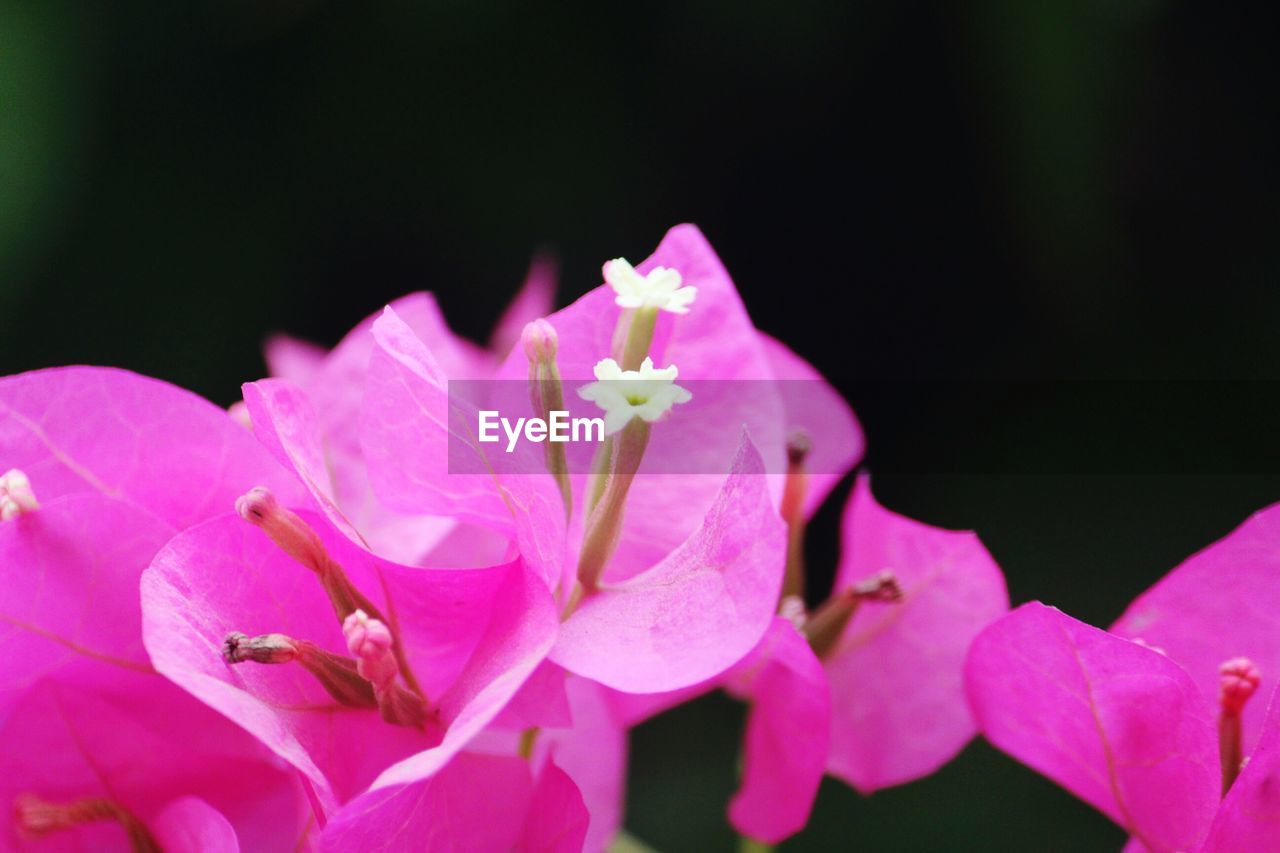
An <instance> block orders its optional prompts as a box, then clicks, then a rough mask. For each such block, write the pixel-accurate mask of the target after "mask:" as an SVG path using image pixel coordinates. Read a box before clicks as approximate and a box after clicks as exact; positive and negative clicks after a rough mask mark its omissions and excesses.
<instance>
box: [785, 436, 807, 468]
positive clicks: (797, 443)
mask: <svg viewBox="0 0 1280 853" xmlns="http://www.w3.org/2000/svg"><path fill="white" fill-rule="evenodd" d="M812 450H813V440H812V439H810V438H809V434H808V433H807V432H805V431H804V430H802V429H798V430H796V431H795V432H793V433H791V435H789V436H787V461H788V462H790V463H791V464H792V465H799V464H800V463H802V462H804V460H805V457H806V456H808V455H809V453H810V452H811V451H812Z"/></svg>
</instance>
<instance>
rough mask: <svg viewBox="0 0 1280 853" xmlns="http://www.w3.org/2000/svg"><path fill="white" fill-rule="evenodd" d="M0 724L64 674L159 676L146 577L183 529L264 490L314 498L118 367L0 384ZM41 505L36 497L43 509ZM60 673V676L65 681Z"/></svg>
mask: <svg viewBox="0 0 1280 853" xmlns="http://www.w3.org/2000/svg"><path fill="white" fill-rule="evenodd" d="M0 465H2V466H4V467H6V468H10V469H11V470H9V471H8V472H7V473H6V474H4V475H3V477H0V491H2V492H3V493H4V495H5V498H4V501H2V502H3V503H5V505H6V506H9V505H12V507H13V508H14V509H13V510H12V511H11V512H10V513H8V515H9V518H8V520H7V521H5V522H3V523H0V555H3V564H4V565H7V566H22V567H25V568H24V570H23V571H21V572H20V573H18V574H17V575H15V576H14V579H13V580H12V581H10V582H8V583H5V584H3V585H0V719H3V717H4V714H5V710H4V709H5V707H6V705H7V704H8V702H9V701H11V700H12V699H14V698H16V697H17V696H18V695H19V694H20V693H21V692H22V690H23V689H24V688H25V687H26V686H28V685H30V684H33V683H34V682H36V681H38V680H39V679H42V678H47V677H53V676H58V677H60V678H64V679H65V680H66V681H67V682H68V683H76V684H78V685H80V686H82V687H84V686H87V685H88V684H90V683H93V682H95V681H99V680H100V681H103V682H104V683H107V684H109V683H110V682H111V680H112V678H113V677H114V672H113V670H112V669H111V668H109V667H107V668H104V667H101V666H99V664H100V663H103V662H115V663H122V662H123V664H124V665H126V667H127V668H128V667H132V668H135V669H136V668H139V667H140V668H142V669H146V670H149V669H150V665H149V663H147V660H146V655H145V653H144V652H143V649H142V639H141V638H142V635H141V628H140V615H139V610H138V598H137V595H138V578H139V575H140V574H141V570H142V568H144V567H145V565H146V564H147V563H148V562H150V559H151V556H152V555H154V554H155V553H156V552H157V551H158V550H159V549H160V547H161V546H162V545H163V544H164V543H165V541H166V540H167V539H168V538H169V537H170V536H172V535H173V534H174V533H176V532H177V531H178V530H179V529H181V528H182V527H184V526H186V525H188V524H192V523H195V522H198V521H200V520H202V519H205V518H208V517H210V516H211V515H213V514H214V513H218V512H222V511H224V510H225V508H226V507H227V506H228V505H230V504H229V503H228V502H234V501H235V498H236V496H237V495H238V494H239V493H240V492H241V491H243V490H244V489H246V488H249V487H251V486H253V485H254V484H258V483H263V484H267V485H271V486H273V487H275V488H278V489H279V490H280V491H281V493H282V494H285V495H289V496H292V497H293V498H295V499H296V498H299V497H300V496H302V495H303V494H304V493H303V492H302V490H301V489H300V488H299V487H298V486H297V484H296V482H295V481H294V480H293V479H292V478H291V477H290V476H289V475H288V472H286V471H284V470H283V469H281V468H280V467H279V466H278V465H277V464H276V463H275V462H274V461H273V460H272V459H271V458H270V456H269V455H268V454H267V453H266V452H265V451H263V449H262V448H261V446H260V445H259V444H258V443H257V442H256V441H254V440H253V438H252V436H250V435H248V434H247V433H246V432H245V431H244V430H243V429H242V428H241V427H239V426H237V425H235V424H234V423H233V422H232V421H231V420H230V419H229V418H228V417H227V415H226V413H225V412H224V411H222V410H221V409H219V408H217V407H215V406H213V405H211V404H210V403H208V402H206V401H204V400H202V399H200V398H199V397H196V396H195V395H194V394H190V393H188V392H186V391H183V390H181V389H178V388H175V387H173V386H172V385H168V384H166V383H164V382H159V381H156V380H153V379H147V378H145V377H141V376H137V375H135V374H132V373H128V372H125V371H120V370H108V369H101V368H84V367H75V368H61V369H56V370H43V371H37V372H35V373H27V374H22V375H20V376H13V377H8V378H5V379H3V380H0ZM37 499H38V500H37ZM60 674H61V675H60Z"/></svg>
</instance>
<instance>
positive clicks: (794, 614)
mask: <svg viewBox="0 0 1280 853" xmlns="http://www.w3.org/2000/svg"><path fill="white" fill-rule="evenodd" d="M778 615H779V616H781V617H782V618H783V619H786V620H787V621H788V622H790V623H791V624H792V625H795V626H796V630H803V628H804V623H805V622H807V621H808V620H809V611H808V610H806V609H805V606H804V599H803V598H801V597H800V596H798V595H784V596H783V597H782V601H780V602H778Z"/></svg>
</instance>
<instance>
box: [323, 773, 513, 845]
mask: <svg viewBox="0 0 1280 853" xmlns="http://www.w3.org/2000/svg"><path fill="white" fill-rule="evenodd" d="M533 798H534V783H533V779H532V777H531V775H530V773H529V765H528V762H526V761H524V760H523V759H520V758H515V757H508V756H496V755H478V754H471V753H462V754H460V755H458V756H456V757H454V759H453V761H451V762H449V764H448V765H447V766H445V767H444V768H443V769H441V771H440V772H439V773H437V774H435V775H434V776H432V777H431V778H428V779H421V780H418V781H416V782H411V783H405V784H398V785H393V786H389V787H385V788H380V789H378V790H375V791H370V792H368V793H365V794H362V795H360V796H358V797H356V798H355V799H354V800H352V801H351V802H350V803H348V804H347V805H346V806H345V807H344V808H343V809H341V810H340V811H339V812H338V813H337V814H335V815H334V816H333V818H332V820H330V821H329V823H328V825H327V826H326V827H325V829H324V832H323V833H322V834H321V836H320V848H321V849H322V850H326V851H335V853H337V851H348V850H361V851H370V853H373V851H419V850H421V851H454V850H475V851H481V853H486V852H487V851H493V853H499V851H507V850H512V849H514V848H515V847H516V845H517V844H518V843H519V841H520V839H521V833H522V832H523V830H524V821H525V816H526V813H527V812H528V809H529V805H530V803H531V802H532V801H533Z"/></svg>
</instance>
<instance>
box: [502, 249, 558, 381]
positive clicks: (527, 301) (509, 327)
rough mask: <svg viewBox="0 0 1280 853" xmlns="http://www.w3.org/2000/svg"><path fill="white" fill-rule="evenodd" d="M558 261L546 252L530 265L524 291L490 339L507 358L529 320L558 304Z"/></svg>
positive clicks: (536, 317)
mask: <svg viewBox="0 0 1280 853" xmlns="http://www.w3.org/2000/svg"><path fill="white" fill-rule="evenodd" d="M559 275H560V273H559V269H558V265H557V263H556V261H555V260H554V259H553V258H551V257H548V256H546V255H538V256H537V257H535V258H534V259H533V263H531V264H530V265H529V272H528V274H527V275H526V276H525V279H524V284H523V285H521V287H520V292H519V293H517V294H516V296H515V298H514V299H512V300H511V304H510V305H508V306H507V310H505V311H503V312H502V317H500V318H499V319H498V322H497V324H496V325H495V326H494V328H493V336H492V337H491V338H490V339H489V350H490V351H491V352H492V353H493V354H494V355H496V356H497V357H498V358H503V357H505V356H506V355H507V353H509V352H511V350H512V349H513V348H514V347H515V345H516V343H517V342H519V340H520V333H521V332H523V331H524V327H525V324H526V323H531V322H533V321H534V320H537V319H538V318H539V317H546V316H547V315H548V314H550V313H551V312H552V311H554V310H555V308H556V282H557V279H558V278H559Z"/></svg>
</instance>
